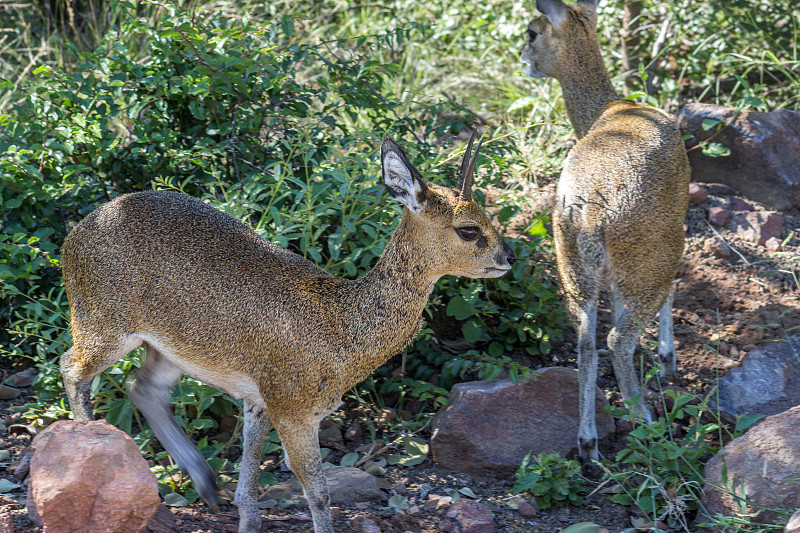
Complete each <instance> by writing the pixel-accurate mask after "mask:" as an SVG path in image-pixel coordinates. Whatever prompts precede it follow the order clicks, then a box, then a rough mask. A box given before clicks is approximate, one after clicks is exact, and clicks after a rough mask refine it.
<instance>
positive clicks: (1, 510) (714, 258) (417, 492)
mask: <svg viewBox="0 0 800 533" xmlns="http://www.w3.org/2000/svg"><path fill="white" fill-rule="evenodd" d="M552 191H553V184H552V183H550V184H545V185H543V186H541V187H540V188H539V189H538V190H536V191H532V192H531V193H532V195H536V197H537V198H540V199H541V198H547V196H548V194H552ZM487 197H489V200H490V201H491V200H492V199H494V198H496V196H495V195H493V194H492V191H489V192H487ZM730 198H731V194H728V193H723V194H710V195H709V197H708V199H707V200H706V201H705V202H703V203H702V204H699V205H694V206H691V207H690V211H689V215H688V217H687V246H686V252H685V254H684V260H683V262H682V264H681V266H680V269H679V272H678V280H677V281H676V297H675V309H674V320H675V338H676V343H677V353H678V372H677V374H676V375H675V376H673V377H672V378H671V379H670V380H668V382H667V384H668V385H675V386H679V387H682V388H684V389H687V390H692V391H696V392H698V393H703V392H705V391H707V390H709V388H710V387H711V386H713V384H714V382H715V379H716V377H717V376H718V375H720V374H724V373H725V372H726V371H727V370H728V369H730V368H731V367H733V366H736V365H737V364H739V362H740V361H741V360H742V358H743V357H744V356H745V355H746V353H747V352H749V351H751V350H753V349H755V348H756V347H759V346H763V345H765V344H767V343H770V342H775V341H780V340H781V339H785V338H786V337H787V336H789V335H792V334H794V335H797V334H800V295H799V294H798V288H797V285H796V282H795V279H794V278H793V277H792V275H791V274H790V272H791V271H794V272H795V273H797V272H798V270H800V212H799V211H792V212H785V213H783V214H784V217H785V220H786V223H785V226H784V233H783V234H782V235H781V238H782V239H787V238H788V240H787V241H786V242H785V243H784V247H783V251H780V252H776V253H770V252H768V251H767V250H766V249H765V248H764V247H763V246H756V245H754V244H752V243H749V242H747V241H744V240H742V239H741V238H739V237H738V236H736V235H734V234H732V233H731V232H729V231H727V230H725V229H722V228H713V227H712V226H710V225H709V224H708V223H707V222H706V220H707V217H706V211H707V209H708V208H709V207H712V206H718V205H721V206H726V207H727V206H728V203H729V201H730ZM751 203H753V202H751ZM546 204H547V201H546V200H541V201H539V202H538V204H535V205H534V207H531V208H529V209H527V210H526V211H525V212H523V213H522V214H521V215H520V217H519V222H521V223H523V224H524V223H525V222H526V221H529V220H531V219H532V218H533V217H534V216H535V213H534V211H536V210H537V209H540V208H541V207H542V206H543V205H546ZM754 209H763V207H762V206H759V205H757V204H754ZM792 231H794V234H791V232H792ZM606 316H607V315H606ZM601 318H603V317H601ZM606 328H607V326H606ZM565 334H566V340H565V342H564V343H563V344H562V345H560V346H558V347H556V350H555V351H554V353H553V354H551V356H549V357H548V358H547V360H541V361H534V363H535V364H536V365H538V366H551V365H553V364H561V365H565V366H573V367H574V365H575V356H574V335H573V333H572V332H571V331H567V332H565ZM656 334H657V330H656V328H655V326H650V327H649V328H647V333H646V335H644V336H643V338H642V342H641V347H642V349H641V350H640V354H641V355H645V356H646V357H644V358H643V359H644V361H645V364H649V363H647V361H649V355H647V354H650V353H652V350H651V349H650V348H649V346H651V345H652V342H653V341H654V340H655V338H656ZM603 338H604V337H603V336H602V333H601V336H600V337H599V338H598V345H599V346H600V347H603V345H604V340H603ZM598 384H599V385H600V387H602V388H603V389H604V390H607V391H609V396H610V397H611V399H612V400H614V399H617V396H616V394H615V392H614V391H615V381H614V376H613V372H612V369H611V364H610V362H609V361H608V357H607V356H602V357H601V367H600V377H599V380H598ZM25 392H26V393H25V394H24V395H23V396H22V397H20V398H17V399H16V400H13V401H11V402H8V401H7V402H2V403H0V407H2V408H4V410H5V413H8V414H9V417H10V416H11V415H10V411H9V410H8V409H9V408H10V407H11V406H12V405H22V404H24V403H25V402H26V401H29V400H30V399H31V396H30V394H31V390H30V389H26V391H25ZM346 407H352V406H346ZM342 415H343V417H344V418H345V419H346V422H349V421H352V420H355V419H357V418H358V417H359V416H367V415H364V414H363V413H360V412H358V411H355V410H349V409H345V410H343V412H342ZM374 416H376V415H373V417H374ZM7 422H13V420H11V419H7ZM345 427H346V426H345ZM619 436H620V435H618V436H617V437H619ZM30 439H31V437H30V436H29V435H27V434H26V433H25V432H24V430H22V433H21V434H19V435H12V434H11V433H7V434H6V435H5V436H4V438H3V441H2V443H1V444H0V447H2V448H5V449H8V450H9V451H10V452H11V459H10V461H9V462H7V463H2V464H0V477H5V478H8V479H10V480H14V481H16V482H20V481H19V480H18V479H17V478H15V477H14V475H13V474H14V473H15V469H18V468H17V467H18V461H19V460H20V458H21V457H22V455H23V452H24V451H25V450H26V448H27V446H28V444H29V443H30ZM365 441H366V439H362V440H361V441H360V442H353V443H346V444H345V445H344V447H342V446H341V445H340V446H338V447H337V448H338V449H337V450H335V451H333V452H332V454H331V455H330V456H329V457H328V458H327V460H328V461H331V462H332V463H334V464H338V459H339V458H340V457H341V455H342V454H343V453H344V452H345V451H347V449H354V448H355V447H357V446H358V445H360V444H362V443H363V442H365ZM614 446H615V443H614V442H610V443H606V448H605V451H606V454H607V456H608V454H609V453H611V451H610V450H612V449H613V448H614ZM275 474H276V476H277V477H278V479H279V480H284V479H288V478H289V477H290V476H291V473H290V472H282V471H281V470H280V469H276V471H275ZM597 481H598V480H597V479H594V480H592V479H590V480H588V483H587V485H588V486H589V487H590V489H592V488H595V487H597V485H598V483H597ZM381 483H382V484H383V486H384V487H386V489H387V494H388V495H391V494H399V495H402V496H404V497H406V498H407V500H408V502H409V504H410V506H411V507H410V508H409V509H408V510H404V511H399V512H397V511H394V510H393V509H390V508H387V507H385V506H383V505H378V504H366V503H365V504H357V505H354V506H345V507H340V508H334V510H333V512H334V516H335V525H336V527H337V530H338V531H342V532H360V531H362V530H365V528H364V520H365V519H371V520H373V521H374V522H375V523H377V524H378V526H379V527H380V529H381V531H383V532H385V533H386V532H397V533H403V532H406V531H413V532H431V533H432V532H438V531H443V530H447V525H446V522H447V520H446V518H445V514H446V512H447V509H448V508H449V504H447V503H446V502H447V500H446V499H445V500H442V499H441V498H439V502H440V503H439V504H438V508H437V503H436V498H432V497H431V495H437V496H441V497H447V496H449V495H450V494H449V492H448V491H452V490H453V489H455V490H458V489H461V488H464V487H468V488H470V489H471V490H472V491H473V492H474V493H475V494H476V495H477V496H478V497H479V498H480V501H481V502H483V503H484V504H486V505H488V506H489V507H490V509H491V510H492V511H493V513H494V517H495V523H496V531H504V532H530V531H537V532H541V533H549V532H553V533H555V532H558V531H561V530H562V529H564V528H565V527H566V526H568V525H570V524H574V523H577V522H585V521H589V522H596V523H598V524H601V525H603V526H604V527H606V528H607V529H608V530H609V531H620V530H622V529H624V528H626V527H630V526H631V522H630V519H631V516H632V515H633V514H634V513H633V511H631V510H630V509H628V508H624V507H621V506H618V505H614V504H611V503H610V502H609V501H608V499H607V498H608V496H607V495H606V494H604V493H603V491H597V492H596V493H594V494H592V495H591V496H589V497H588V498H587V503H586V504H585V505H584V506H581V507H567V508H554V509H547V510H542V511H540V512H539V513H538V514H537V515H536V516H533V517H523V516H522V515H521V514H520V513H519V512H518V511H517V510H514V509H512V508H511V507H509V505H508V500H509V498H510V497H511V496H512V495H511V494H509V492H508V490H509V489H510V488H511V486H512V484H513V478H511V477H509V476H506V477H497V478H491V477H486V478H482V477H477V476H466V475H461V474H457V473H453V472H447V471H443V470H442V469H439V468H437V467H436V466H435V465H433V464H432V463H431V462H430V461H429V460H428V461H426V462H424V463H423V464H421V465H418V466H414V467H401V466H390V467H388V468H387V474H386V476H385V478H382V480H381ZM24 501H25V486H24V484H23V487H22V488H20V489H18V490H15V491H12V492H11V493H9V494H6V495H1V496H0V519H2V516H3V515H4V514H11V515H13V517H14V524H15V527H16V531H17V532H24V533H34V532H37V533H38V532H40V531H41V528H39V527H36V526H34V525H32V524H31V522H30V521H29V519H28V516H27V513H26V511H25V508H24ZM170 510H171V511H172V513H173V515H174V516H175V518H176V521H175V523H174V525H173V529H172V530H173V531H176V532H181V533H188V532H193V533H201V532H202V533H210V532H214V533H221V532H235V531H236V526H237V523H238V517H237V514H236V508H235V507H233V506H232V505H225V506H223V508H222V512H221V513H219V514H214V513H212V512H211V511H210V510H209V509H208V507H206V506H205V505H204V504H200V503H195V504H192V505H190V506H188V507H184V508H170ZM263 516H264V524H263V527H262V531H270V532H300V531H311V530H312V526H311V522H310V518H309V515H308V509H307V508H305V507H300V506H293V507H288V508H286V509H280V508H274V509H265V511H264V513H263Z"/></svg>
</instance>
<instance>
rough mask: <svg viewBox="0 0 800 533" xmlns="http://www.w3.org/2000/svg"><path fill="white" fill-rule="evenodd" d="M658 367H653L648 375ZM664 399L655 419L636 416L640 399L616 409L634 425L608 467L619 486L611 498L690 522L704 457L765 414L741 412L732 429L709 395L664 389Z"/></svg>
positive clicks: (679, 523) (656, 517) (671, 520)
mask: <svg viewBox="0 0 800 533" xmlns="http://www.w3.org/2000/svg"><path fill="white" fill-rule="evenodd" d="M657 372H658V370H657V369H654V370H652V371H651V372H650V373H649V374H648V376H647V379H648V380H649V379H653V378H654V377H655V375H656V374H657ZM660 403H661V405H663V406H664V416H661V417H659V418H658V419H656V420H654V421H653V423H651V424H643V423H641V421H640V420H639V419H638V418H637V416H636V409H635V406H636V405H637V400H636V399H634V400H632V401H630V402H626V407H625V408H623V409H612V414H613V415H614V416H619V417H621V418H622V419H623V420H627V421H629V422H630V423H631V424H632V425H633V430H632V431H631V432H630V433H629V434H628V435H627V436H626V441H627V442H626V446H625V448H624V449H622V450H621V451H620V452H618V453H617V455H616V457H615V458H614V464H604V466H603V468H604V469H605V471H606V474H607V476H608V477H609V478H610V479H611V480H612V481H614V482H615V483H616V484H617V489H618V492H617V493H616V494H614V495H613V496H612V497H611V501H613V502H615V503H619V504H621V505H631V506H636V507H637V508H638V509H639V510H640V511H641V512H642V513H644V515H645V516H646V517H648V518H649V519H650V520H652V521H653V522H659V521H664V522H666V523H667V524H668V525H669V526H670V527H676V528H687V527H688V523H689V521H690V520H689V519H690V517H692V516H693V515H694V513H695V511H696V510H697V509H698V504H699V501H700V496H701V494H702V489H703V470H704V464H705V462H706V461H707V460H708V459H709V458H710V457H712V456H713V455H714V454H716V453H717V452H718V451H719V449H720V447H721V444H720V442H723V441H727V440H729V439H731V438H735V437H737V436H739V435H741V434H742V433H743V432H744V431H745V430H746V429H747V428H748V427H749V426H750V425H752V424H753V423H755V422H756V421H757V420H758V419H759V418H760V417H759V416H750V417H739V419H738V420H737V423H736V426H735V428H734V429H733V431H732V432H730V431H729V430H728V429H727V428H726V427H725V426H723V425H721V424H720V423H718V422H717V421H718V417H717V416H714V412H713V411H712V410H711V409H709V406H708V398H706V399H701V398H698V397H696V396H694V395H692V394H688V393H683V392H675V391H673V390H664V391H662V393H661V399H660ZM706 420H710V421H706Z"/></svg>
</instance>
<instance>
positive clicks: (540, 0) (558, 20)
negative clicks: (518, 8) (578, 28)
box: [536, 0, 567, 30]
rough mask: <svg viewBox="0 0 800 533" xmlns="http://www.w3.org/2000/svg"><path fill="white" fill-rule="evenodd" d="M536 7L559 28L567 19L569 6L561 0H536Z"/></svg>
mask: <svg viewBox="0 0 800 533" xmlns="http://www.w3.org/2000/svg"><path fill="white" fill-rule="evenodd" d="M536 9H538V10H539V12H541V13H542V15H544V16H545V17H547V20H549V21H550V24H552V25H553V27H554V28H555V29H556V30H558V29H559V27H561V25H562V24H564V22H565V21H566V20H567V6H566V4H564V2H562V1H561V0H536Z"/></svg>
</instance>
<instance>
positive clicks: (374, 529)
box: [361, 518, 381, 533]
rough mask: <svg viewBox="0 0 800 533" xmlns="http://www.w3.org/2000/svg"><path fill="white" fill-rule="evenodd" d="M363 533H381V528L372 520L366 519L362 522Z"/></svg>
mask: <svg viewBox="0 0 800 533" xmlns="http://www.w3.org/2000/svg"><path fill="white" fill-rule="evenodd" d="M361 533H381V528H380V527H379V526H378V524H377V523H376V522H375V520H372V519H371V518H365V519H364V521H363V522H361Z"/></svg>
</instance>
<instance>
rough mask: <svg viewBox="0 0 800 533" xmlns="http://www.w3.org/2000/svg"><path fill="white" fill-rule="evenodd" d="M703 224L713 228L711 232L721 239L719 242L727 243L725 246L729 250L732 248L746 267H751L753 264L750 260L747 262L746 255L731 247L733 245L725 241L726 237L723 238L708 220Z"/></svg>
mask: <svg viewBox="0 0 800 533" xmlns="http://www.w3.org/2000/svg"><path fill="white" fill-rule="evenodd" d="M703 222H705V223H706V226H708V227H709V228H711V231H713V232H714V235H716V236H717V237H718V238H719V240H721V241H722V242H724V243H725V246H727V247H728V248H730V249H731V250H733V252H734V253H735V254H736V255H738V256H739V257H741V258H742V261H744V264H745V265H747V266H751V263H750V261H748V260H747V258H746V257H745V256H744V255H742V254H741V252H739V250H737V249H736V248H734V247H733V246H731V245H730V243H729V242H728V241H726V240H725V237H723V236H722V235H720V233H719V232H718V231H717V229H716V228H715V227H714V226H712V225H711V224H710V223H709V222H708V220H705V219H704V220H703Z"/></svg>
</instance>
